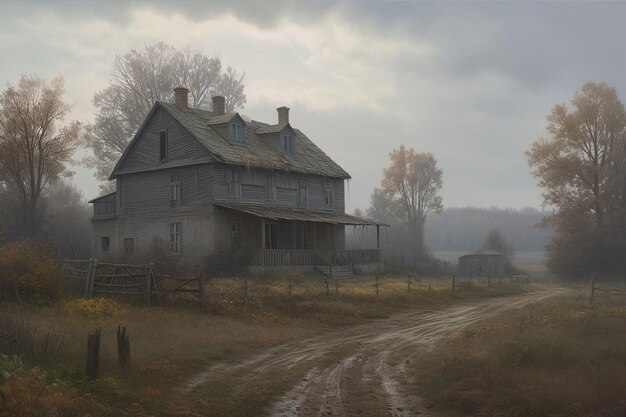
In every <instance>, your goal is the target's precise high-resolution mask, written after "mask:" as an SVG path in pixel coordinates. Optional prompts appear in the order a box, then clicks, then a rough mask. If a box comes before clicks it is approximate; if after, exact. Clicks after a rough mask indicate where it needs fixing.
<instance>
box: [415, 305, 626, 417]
mask: <svg viewBox="0 0 626 417" xmlns="http://www.w3.org/2000/svg"><path fill="white" fill-rule="evenodd" d="M624 329H626V305H625V304H623V303H620V304H614V303H598V304H597V305H594V306H589V305H588V298H587V296H586V294H581V295H579V296H576V297H571V296H568V297H563V298H561V299H559V300H558V301H555V300H552V301H548V302H544V303H542V304H539V305H531V306H528V307H526V308H524V309H522V310H519V311H510V312H507V313H505V314H502V315H501V316H499V317H497V318H496V319H493V320H489V321H488V322H483V323H480V324H477V325H475V326H472V327H470V328H467V329H466V330H464V331H463V332H461V333H460V334H458V335H456V336H454V337H451V338H449V339H447V340H445V341H444V342H442V343H441V344H440V345H439V346H438V347H437V348H435V349H434V350H433V351H432V352H430V353H428V354H426V356H425V357H423V358H422V360H420V361H419V362H418V363H416V365H415V366H416V369H415V371H416V372H417V374H418V375H419V378H418V379H419V380H420V384H419V387H418V389H419V391H420V392H421V393H422V394H423V395H425V396H426V397H427V398H428V399H429V401H431V402H432V403H433V404H434V405H436V406H439V407H442V408H451V409H453V410H454V411H456V412H458V413H462V414H466V415H469V414H471V415H484V416H488V415H489V416H491V415H496V414H497V415H503V416H507V415H516V416H543V415H563V416H579V415H587V416H594V415H603V416H610V415H624V413H626V402H625V401H626V333H625V332H624ZM500 413H501V414H500ZM614 413H615V414H614Z"/></svg>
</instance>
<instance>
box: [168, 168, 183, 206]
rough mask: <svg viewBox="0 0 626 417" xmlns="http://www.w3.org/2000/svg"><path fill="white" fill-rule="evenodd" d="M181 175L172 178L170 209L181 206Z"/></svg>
mask: <svg viewBox="0 0 626 417" xmlns="http://www.w3.org/2000/svg"><path fill="white" fill-rule="evenodd" d="M180 188H181V187H180V174H174V175H171V176H170V207H176V206H179V205H180V197H181V195H180Z"/></svg>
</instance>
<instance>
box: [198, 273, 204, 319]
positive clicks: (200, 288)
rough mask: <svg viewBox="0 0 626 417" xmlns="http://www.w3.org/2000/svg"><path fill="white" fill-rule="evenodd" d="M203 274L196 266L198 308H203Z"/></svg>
mask: <svg viewBox="0 0 626 417" xmlns="http://www.w3.org/2000/svg"><path fill="white" fill-rule="evenodd" d="M203 278H204V274H203V273H202V271H201V270H200V268H198V302H199V303H200V309H204V283H203V282H202V280H203Z"/></svg>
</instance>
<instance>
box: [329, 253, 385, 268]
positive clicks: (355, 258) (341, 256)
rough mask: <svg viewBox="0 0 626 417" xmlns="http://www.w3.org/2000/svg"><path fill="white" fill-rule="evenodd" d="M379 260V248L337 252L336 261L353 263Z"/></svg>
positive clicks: (367, 262)
mask: <svg viewBox="0 0 626 417" xmlns="http://www.w3.org/2000/svg"><path fill="white" fill-rule="evenodd" d="M377 262H380V249H353V250H340V251H338V252H337V263H340V264H347V265H355V264H369V263H377Z"/></svg>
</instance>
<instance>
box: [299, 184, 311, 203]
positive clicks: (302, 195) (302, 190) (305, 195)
mask: <svg viewBox="0 0 626 417" xmlns="http://www.w3.org/2000/svg"><path fill="white" fill-rule="evenodd" d="M308 201H309V189H308V187H307V182H306V179H300V180H298V202H299V204H300V206H301V207H306V205H307V203H308Z"/></svg>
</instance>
